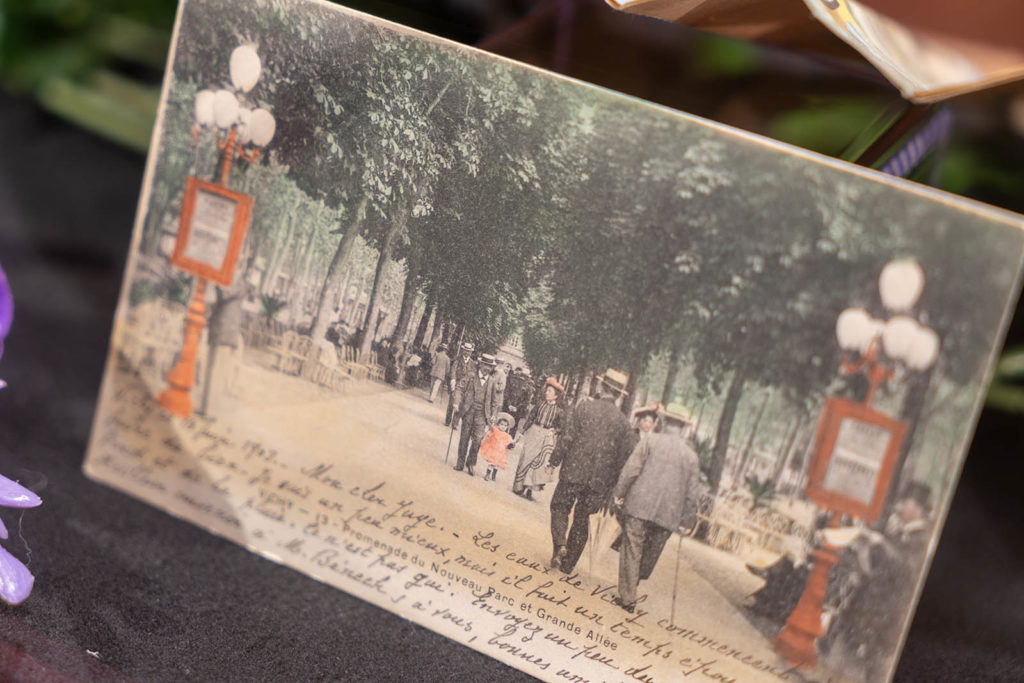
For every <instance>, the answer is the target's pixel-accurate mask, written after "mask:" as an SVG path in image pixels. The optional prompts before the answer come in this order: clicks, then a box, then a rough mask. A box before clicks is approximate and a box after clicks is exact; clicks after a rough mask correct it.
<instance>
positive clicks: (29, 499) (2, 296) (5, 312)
mask: <svg viewBox="0 0 1024 683" xmlns="http://www.w3.org/2000/svg"><path fill="white" fill-rule="evenodd" d="M13 320H14V299H13V298H12V297H11V288H10V287H9V286H8V284H7V276H6V275H5V274H4V271H3V268H0V356H2V355H3V350H4V347H3V343H4V339H5V338H6V337H7V333H8V332H9V331H10V329H11V322H12V321H13ZM3 386H5V385H4V383H3V380H0V388H2V387H3ZM42 502H43V501H42V500H40V499H39V496H37V495H36V494H34V493H33V492H32V491H29V490H28V489H27V488H25V487H24V486H22V485H21V484H19V483H18V482H16V481H12V480H11V479H8V478H7V477H5V476H3V475H0V507H7V508H34V507H36V506H37V505H40V504H41V503H42ZM7 536H8V534H7V526H6V525H5V524H4V523H3V520H0V539H6V538H7ZM33 583H35V577H33V576H32V573H31V572H30V571H29V570H28V567H26V566H25V565H24V564H22V562H21V560H19V559H18V558H16V557H15V556H14V555H11V554H10V553H9V552H7V550H6V549H4V548H3V547H0V600H3V601H4V602H6V603H9V604H11V605H17V604H18V603H20V602H21V601H23V600H24V599H25V598H27V597H28V594H29V593H31V592H32V584H33Z"/></svg>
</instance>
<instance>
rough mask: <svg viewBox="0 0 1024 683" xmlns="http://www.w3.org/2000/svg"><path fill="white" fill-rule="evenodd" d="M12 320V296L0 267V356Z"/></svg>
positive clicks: (5, 276)
mask: <svg viewBox="0 0 1024 683" xmlns="http://www.w3.org/2000/svg"><path fill="white" fill-rule="evenodd" d="M13 320H14V297H12V296H11V288H10V286H8V284H7V275H6V274H5V273H4V269H3V268H0V356H3V355H4V339H5V338H6V337H7V333H8V332H10V331H11V322H12V321H13Z"/></svg>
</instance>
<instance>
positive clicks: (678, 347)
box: [661, 337, 683, 405]
mask: <svg viewBox="0 0 1024 683" xmlns="http://www.w3.org/2000/svg"><path fill="white" fill-rule="evenodd" d="M682 355H683V340H682V337H680V338H678V339H676V340H675V344H673V346H672V352H671V353H670V354H669V356H668V373H667V374H666V375H665V386H664V388H662V390H661V402H662V403H663V404H664V405H668V404H669V403H672V397H673V396H674V395H675V391H676V377H677V376H678V375H679V362H680V360H682Z"/></svg>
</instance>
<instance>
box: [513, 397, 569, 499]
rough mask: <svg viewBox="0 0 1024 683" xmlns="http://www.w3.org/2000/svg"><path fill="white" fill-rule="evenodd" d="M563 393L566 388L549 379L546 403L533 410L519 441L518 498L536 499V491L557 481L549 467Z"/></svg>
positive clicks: (516, 482) (560, 419)
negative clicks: (559, 400)
mask: <svg viewBox="0 0 1024 683" xmlns="http://www.w3.org/2000/svg"><path fill="white" fill-rule="evenodd" d="M564 393H565V388H564V387H563V386H562V385H561V384H559V383H558V381H557V380H556V379H555V378H554V377H549V378H548V380H547V382H545V386H544V400H543V401H541V402H540V403H539V404H538V405H536V406H534V407H533V410H531V411H530V414H529V415H528V416H527V418H526V422H525V423H524V425H523V429H522V431H520V436H518V437H517V438H516V448H518V449H519V465H518V466H517V467H516V476H515V480H514V481H513V483H512V492H513V493H515V494H516V495H517V496H522V497H523V498H526V499H527V500H533V491H534V490H538V491H539V490H540V489H542V488H544V485H545V484H548V483H550V482H552V481H554V480H555V472H554V468H553V467H550V466H549V464H548V459H549V458H550V457H551V451H553V450H554V449H555V442H556V441H557V439H558V432H559V431H560V430H561V428H562V414H563V411H562V407H561V406H560V405H559V404H558V399H559V397H560V396H561V395H562V394H564Z"/></svg>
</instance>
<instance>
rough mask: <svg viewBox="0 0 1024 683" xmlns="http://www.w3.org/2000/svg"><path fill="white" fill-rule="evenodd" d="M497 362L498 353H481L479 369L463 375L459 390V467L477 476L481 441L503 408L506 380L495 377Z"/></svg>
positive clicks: (456, 467) (458, 469)
mask: <svg viewBox="0 0 1024 683" xmlns="http://www.w3.org/2000/svg"><path fill="white" fill-rule="evenodd" d="M495 365H496V363H495V360H494V356H492V355H491V354H489V353H484V354H481V356H480V362H479V363H477V370H476V371H475V372H472V373H470V374H469V375H468V376H466V377H465V378H463V382H462V384H461V385H460V386H459V388H458V389H457V390H456V391H458V392H459V397H460V398H459V402H460V405H459V407H458V411H459V412H458V417H459V420H461V421H462V431H461V432H460V433H459V451H458V460H457V461H456V463H455V470H456V471H458V472H462V471H463V470H465V472H466V473H467V474H468V475H469V476H473V468H474V467H476V456H477V453H478V452H479V451H480V442H481V441H482V440H483V438H484V436H486V435H487V429H488V427H490V426H491V425H493V424H494V422H495V419H496V418H497V416H498V413H499V412H500V411H501V402H502V398H503V397H502V392H504V389H505V383H504V378H503V377H502V378H500V379H495V377H494V376H493V373H494V366H495ZM499 384H500V387H499V386H498V385H499ZM499 388H500V391H499Z"/></svg>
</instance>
